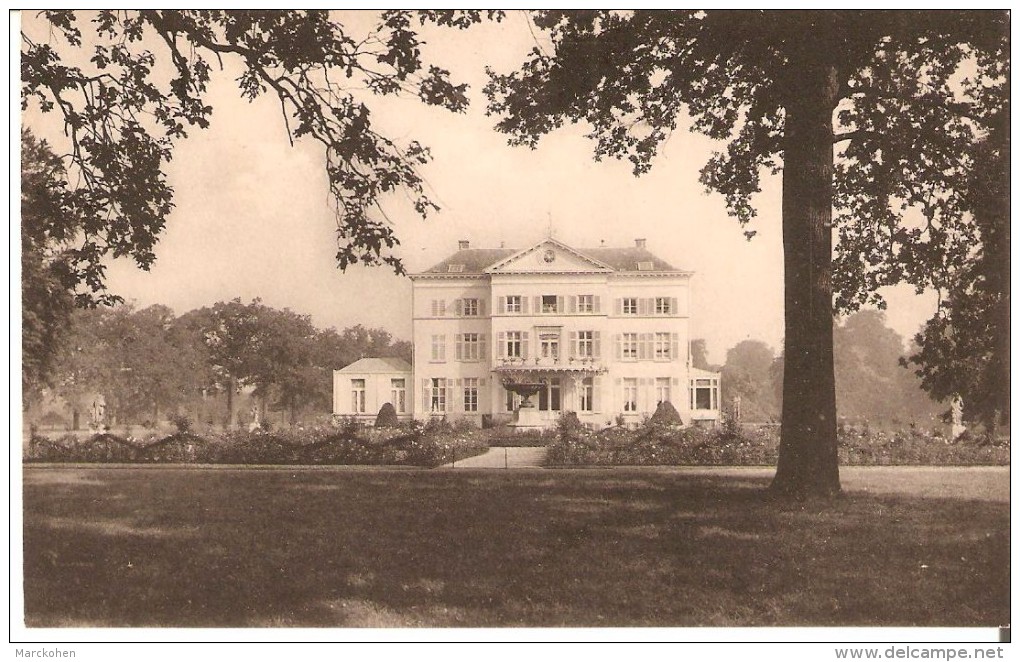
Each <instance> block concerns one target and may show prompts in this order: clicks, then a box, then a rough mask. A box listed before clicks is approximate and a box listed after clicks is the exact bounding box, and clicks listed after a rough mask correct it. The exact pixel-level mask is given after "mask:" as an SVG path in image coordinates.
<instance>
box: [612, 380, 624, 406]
mask: <svg viewBox="0 0 1020 662" xmlns="http://www.w3.org/2000/svg"><path fill="white" fill-rule="evenodd" d="M613 402H614V403H615V405H614V406H615V409H616V411H623V379H621V378H620V377H617V378H616V379H614V380H613Z"/></svg>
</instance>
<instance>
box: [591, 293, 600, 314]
mask: <svg viewBox="0 0 1020 662" xmlns="http://www.w3.org/2000/svg"><path fill="white" fill-rule="evenodd" d="M592 312H594V313H595V314H596V315H597V314H599V313H601V312H602V297H600V296H594V297H592Z"/></svg>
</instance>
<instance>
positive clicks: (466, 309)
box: [461, 299, 478, 317]
mask: <svg viewBox="0 0 1020 662" xmlns="http://www.w3.org/2000/svg"><path fill="white" fill-rule="evenodd" d="M461 314H462V315H463V316H464V317H478V299H464V300H462V301H461Z"/></svg>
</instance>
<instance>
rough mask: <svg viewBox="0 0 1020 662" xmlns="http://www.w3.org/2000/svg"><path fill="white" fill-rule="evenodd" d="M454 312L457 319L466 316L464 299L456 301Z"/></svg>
mask: <svg viewBox="0 0 1020 662" xmlns="http://www.w3.org/2000/svg"><path fill="white" fill-rule="evenodd" d="M454 311H455V312H454V314H455V315H456V316H457V317H463V316H464V300H463V299H457V300H456V301H454Z"/></svg>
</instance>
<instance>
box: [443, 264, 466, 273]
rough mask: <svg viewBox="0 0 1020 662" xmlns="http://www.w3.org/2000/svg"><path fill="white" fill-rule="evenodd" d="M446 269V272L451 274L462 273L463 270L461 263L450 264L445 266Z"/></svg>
mask: <svg viewBox="0 0 1020 662" xmlns="http://www.w3.org/2000/svg"><path fill="white" fill-rule="evenodd" d="M446 270H447V272H449V273H451V274H459V273H462V272H463V271H464V265H463V264H451V265H450V266H449V267H447V268H446Z"/></svg>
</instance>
